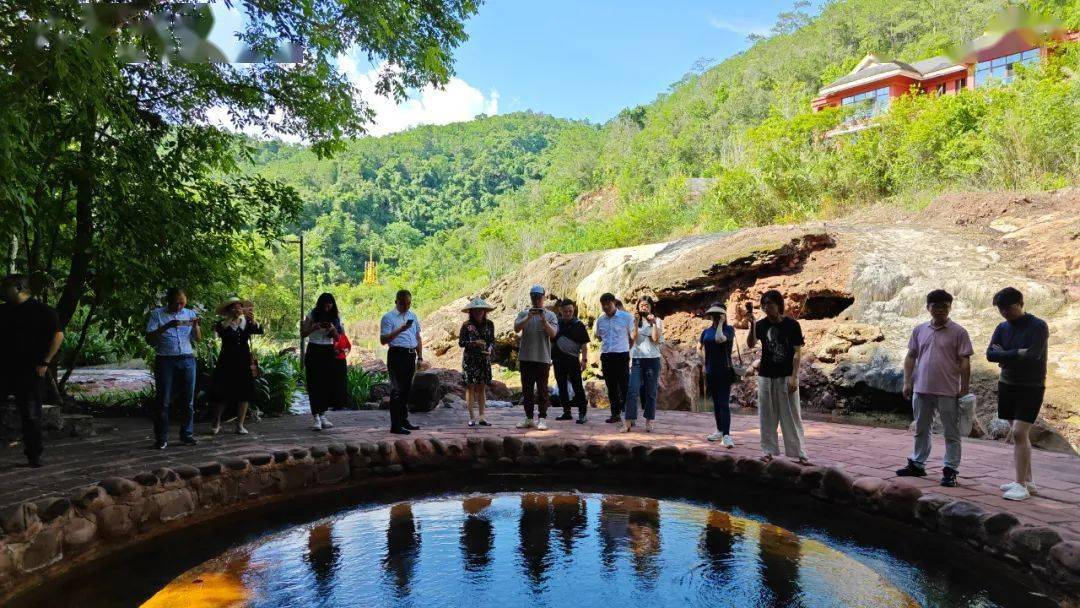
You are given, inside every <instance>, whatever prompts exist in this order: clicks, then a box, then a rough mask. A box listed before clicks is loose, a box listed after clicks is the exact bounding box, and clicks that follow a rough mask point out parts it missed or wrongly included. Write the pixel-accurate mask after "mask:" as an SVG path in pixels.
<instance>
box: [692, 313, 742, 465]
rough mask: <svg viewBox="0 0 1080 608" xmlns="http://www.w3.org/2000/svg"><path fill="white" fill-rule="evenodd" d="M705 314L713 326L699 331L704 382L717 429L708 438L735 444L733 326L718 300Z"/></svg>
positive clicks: (732, 445) (733, 445) (725, 443)
mask: <svg viewBox="0 0 1080 608" xmlns="http://www.w3.org/2000/svg"><path fill="white" fill-rule="evenodd" d="M705 314H706V315H707V316H708V317H709V320H711V321H712V325H710V326H709V327H707V328H705V331H703V332H701V339H700V344H701V351H702V353H703V354H704V355H705V383H706V386H708V388H709V394H710V395H712V399H713V416H714V417H715V418H716V432H715V433H713V434H712V435H709V436H708V438H707V439H708V440H709V441H722V442H723V443H724V445H725V446H727V447H729V448H733V447H735V442H734V441H733V440H732V439H731V408H730V403H731V385H732V383H733V382H734V381H735V371H734V370H735V366H734V365H733V363H732V361H731V346H732V345H733V344H734V343H735V328H734V327H732V326H730V325H728V323H727V310H726V309H725V308H724V307H723V306H722V305H721V304H719V303H716V304H713V305H711V306H709V309H708V310H706V311H705Z"/></svg>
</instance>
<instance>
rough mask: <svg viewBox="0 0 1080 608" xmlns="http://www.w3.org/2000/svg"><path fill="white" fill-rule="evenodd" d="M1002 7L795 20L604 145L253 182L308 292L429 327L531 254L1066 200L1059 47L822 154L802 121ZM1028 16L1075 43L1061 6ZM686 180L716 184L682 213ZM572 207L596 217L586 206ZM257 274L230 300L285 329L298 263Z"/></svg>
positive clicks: (415, 139) (532, 128)
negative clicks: (304, 243)
mask: <svg viewBox="0 0 1080 608" xmlns="http://www.w3.org/2000/svg"><path fill="white" fill-rule="evenodd" d="M1004 5H1005V3H1004V2H1001V1H997V0H976V1H968V0H935V1H934V2H932V3H927V2H925V1H923V0H839V1H833V2H828V3H826V4H825V5H824V6H823V7H822V8H821V10H820V11H819V12H818V13H817V14H816V15H810V14H808V13H807V12H805V10H806V9H805V8H804V7H801V5H797V6H796V9H795V10H793V11H792V12H789V13H785V14H782V15H781V16H780V18H779V20H778V22H777V25H776V26H775V27H774V29H773V32H772V33H771V35H769V36H767V37H761V38H758V39H757V40H755V41H754V42H753V44H752V45H751V46H750V48H749V49H747V50H746V51H745V52H743V53H741V54H739V55H736V56H734V57H731V58H729V59H727V60H725V61H723V62H721V63H719V64H718V65H716V66H714V67H712V68H709V69H707V70H704V71H702V72H700V73H691V74H688V75H687V76H685V77H684V78H683V79H682V80H680V81H679V82H677V83H675V84H673V85H672V86H671V88H670V90H669V91H668V92H666V93H663V94H661V95H659V96H658V98H657V99H656V100H655V101H654V102H653V103H651V104H648V105H645V106H640V107H637V108H630V109H627V110H624V111H623V112H622V113H620V115H619V116H618V117H616V118H615V119H613V120H611V121H609V122H608V123H606V124H604V125H602V126H590V125H587V124H582V123H571V122H568V121H563V120H558V119H554V118H551V117H547V116H543V115H538V114H513V115H508V116H500V117H491V118H481V119H478V120H475V121H471V122H469V123H462V124H457V125H450V126H445V127H424V128H420V129H414V130H412V131H409V132H407V133H403V134H398V135H394V136H388V137H384V138H380V139H365V140H361V141H357V142H355V143H354V144H353V145H351V146H350V147H348V149H347V150H346V151H345V152H343V153H340V154H338V155H337V156H336V157H335V158H334V159H333V160H330V161H315V158H314V156H313V155H311V154H310V153H308V152H305V151H302V150H298V149H295V148H282V147H273V146H271V147H264V148H263V149H262V150H260V154H259V156H258V158H257V160H258V164H259V165H260V166H259V168H258V170H259V171H260V172H262V173H264V174H265V175H267V176H270V177H278V178H283V179H285V180H286V181H287V182H288V183H290V184H292V185H294V186H295V187H297V188H298V189H299V190H300V191H301V193H302V194H303V195H304V197H305V199H306V200H307V204H306V207H305V213H304V220H303V221H304V224H303V227H304V228H306V229H308V233H307V237H308V239H309V242H311V243H312V245H313V246H312V248H311V249H312V266H311V268H313V270H314V274H313V275H311V277H315V278H316V282H317V283H318V284H319V285H320V286H321V287H324V288H327V289H331V290H333V291H334V292H335V293H336V294H337V295H338V296H339V299H341V300H343V304H344V305H345V308H346V310H347V311H348V313H349V314H350V315H352V316H353V318H356V317H365V318H371V317H373V316H374V315H375V313H376V311H377V310H379V309H382V308H385V307H387V306H388V303H389V301H390V299H392V295H391V294H392V292H393V290H395V289H397V288H398V287H401V286H404V287H408V288H410V289H412V290H413V291H414V293H415V294H416V296H417V304H418V306H419V307H420V308H421V309H422V310H430V309H432V308H434V307H435V306H437V305H439V304H441V303H444V302H446V301H449V300H452V299H454V298H456V297H458V296H460V295H462V294H464V293H468V292H471V291H473V290H476V289H478V288H479V287H480V286H482V285H484V284H486V283H487V282H488V281H490V280H491V279H493V278H494V277H496V276H499V275H501V274H503V273H505V272H508V271H510V270H513V269H515V268H517V267H519V266H520V265H521V264H522V263H524V262H525V261H527V260H529V259H532V258H534V257H536V256H537V255H540V254H542V253H544V252H547V251H566V252H573V251H588V250H593V249H599V248H607V247H617V246H625V245H634V244H639V243H644V242H652V241H657V240H664V239H668V238H672V237H675V236H682V235H687V234H693V233H698V232H706V231H715V230H723V229H733V228H737V227H741V226H751V225H763V224H768V223H783V222H792V221H799V220H802V219H806V218H809V217H816V216H825V217H828V216H834V215H838V214H841V213H846V212H849V211H850V210H851V209H854V208H856V207H858V206H859V205H862V204H866V203H869V202H871V201H878V200H890V201H892V202H894V203H895V204H897V205H906V206H912V205H918V204H920V203H921V202H922V201H925V200H928V199H929V198H931V197H932V196H933V195H935V194H937V193H939V192H941V191H943V190H951V189H1003V188H1009V189H1020V188H1028V189H1030V188H1035V189H1046V188H1053V187H1059V186H1063V185H1066V184H1071V183H1076V182H1077V178H1078V177H1080V145H1078V144H1077V142H1080V112H1078V111H1077V108H1080V76H1078V68H1077V66H1078V64H1080V62H1078V55H1080V51H1078V50H1077V49H1076V48H1065V49H1062V50H1061V52H1060V53H1057V54H1056V55H1055V56H1054V58H1053V60H1052V61H1049V62H1046V63H1044V64H1043V65H1041V66H1040V67H1038V68H1035V69H1030V70H1025V71H1024V72H1023V73H1021V74H1020V76H1019V78H1017V80H1016V81H1015V82H1014V83H1012V84H1011V85H1009V86H1006V87H987V88H982V89H977V90H974V91H965V92H963V93H961V94H960V95H949V96H941V97H939V96H937V95H916V96H909V97H906V98H904V99H901V100H899V101H895V102H894V103H893V104H892V106H891V108H890V110H889V112H888V114H886V115H885V116H883V117H882V118H881V119H880V121H879V123H878V126H877V128H873V129H868V130H865V131H862V132H860V133H858V134H857V135H854V136H845V137H839V138H833V139H826V138H824V137H823V135H824V133H825V132H826V131H827V130H829V129H831V128H833V127H835V126H836V125H837V124H838V123H839V122H840V121H841V120H843V118H844V116H843V115H842V114H841V113H840V112H839V111H835V110H828V111H824V112H819V113H813V112H811V110H810V100H811V98H812V97H813V96H814V94H815V93H816V91H817V90H818V89H819V88H820V87H821V85H822V84H823V83H827V82H829V81H831V80H832V79H834V78H836V77H838V76H840V75H842V74H844V73H846V72H848V71H850V69H851V68H852V67H853V66H854V65H855V64H856V63H857V62H858V61H859V60H860V59H861V58H862V57H863V56H865V55H866V54H867V53H870V52H874V53H877V54H878V55H879V56H883V57H889V58H895V59H900V60H904V61H914V60H917V59H920V58H925V57H928V56H931V55H934V54H939V53H943V52H946V51H947V50H948V49H949V48H950V47H952V46H953V45H955V44H956V43H958V42H960V41H966V40H971V39H973V38H975V37H977V36H978V35H980V34H981V33H982V32H983V31H984V30H985V29H986V28H987V26H988V25H989V24H990V23H991V21H992V19H993V18H994V16H995V15H996V14H998V13H999V11H1001V10H1002V8H1003V7H1004ZM1029 6H1030V7H1031V8H1033V9H1035V10H1037V11H1040V12H1041V13H1043V14H1045V15H1050V16H1053V17H1054V18H1056V19H1058V20H1059V21H1061V22H1063V23H1064V24H1066V25H1068V26H1070V27H1073V28H1075V27H1078V26H1080V7H1078V5H1077V4H1076V3H1073V2H1067V1H1065V0H1053V1H1042V2H1032V3H1029ZM1075 46H1077V45H1072V47H1075ZM688 177H708V178H714V180H713V181H712V182H710V183H711V185H710V187H709V188H708V189H707V190H706V191H705V192H704V194H703V195H701V196H700V197H695V198H693V199H691V198H690V197H688V193H687V188H686V178H688ZM589 193H593V198H596V199H601V200H602V201H603V202H604V204H602V205H589V204H583V201H584V202H586V203H587V202H588V201H589V200H590V198H589V197H584V198H581V197H582V195H583V194H589ZM369 246H372V247H374V248H375V250H376V251H377V253H378V255H379V256H381V260H382V263H381V265H380V271H381V273H382V276H381V278H382V281H383V284H382V285H381V286H380V287H379V288H371V287H364V286H358V285H357V283H358V282H359V278H360V275H362V272H363V261H364V260H366V255H367V249H368V247H369ZM274 256H275V257H274V259H273V260H272V261H271V263H270V264H269V266H268V268H269V269H270V270H268V273H267V275H266V276H262V277H253V278H252V280H251V283H250V285H248V286H247V287H249V288H250V291H251V292H253V295H255V296H256V297H257V298H259V297H260V296H262V301H264V302H267V303H270V305H271V306H272V307H275V308H277V307H280V309H281V310H282V311H292V310H294V309H295V304H294V303H295V299H293V300H292V301H291V302H290V301H289V298H290V295H289V294H290V290H292V289H293V285H294V283H295V278H290V277H294V276H295V270H294V268H295V259H294V258H295V253H294V252H292V251H291V250H289V251H286V250H282V251H280V252H278V253H276V254H274ZM293 293H294V292H293ZM291 297H293V298H295V296H291ZM285 314H290V313H285ZM292 314H294V313H292ZM290 318H291V317H290Z"/></svg>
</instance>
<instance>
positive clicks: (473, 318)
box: [458, 298, 495, 426]
mask: <svg viewBox="0 0 1080 608" xmlns="http://www.w3.org/2000/svg"><path fill="white" fill-rule="evenodd" d="M491 309H492V307H491V305H489V304H488V303H487V302H485V301H484V300H483V298H473V299H472V301H470V302H469V305H468V306H466V307H465V308H463V309H462V310H461V312H463V313H465V314H467V315H469V318H468V319H467V320H466V321H465V322H464V323H462V324H461V330H459V331H458V346H460V347H461V348H462V349H464V350H463V352H462V355H461V368H462V372H463V373H464V375H465V404H466V406H467V407H468V408H469V426H476V425H478V424H479V425H480V426H491V425H490V424H488V422H487V421H486V420H484V407H485V406H486V405H487V387H488V385H489V384H491V353H492V351H493V350H494V349H495V324H494V323H492V322H491V320H489V319H488V318H487V315H488V311H489V310H491ZM474 402H475V403H476V404H477V405H479V407H480V419H479V420H477V419H476V418H475V417H474V416H473V403H474Z"/></svg>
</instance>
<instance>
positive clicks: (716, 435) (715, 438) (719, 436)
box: [705, 431, 724, 441]
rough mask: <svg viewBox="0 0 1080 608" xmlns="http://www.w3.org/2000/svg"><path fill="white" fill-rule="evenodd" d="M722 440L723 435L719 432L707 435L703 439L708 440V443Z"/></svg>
mask: <svg viewBox="0 0 1080 608" xmlns="http://www.w3.org/2000/svg"><path fill="white" fill-rule="evenodd" d="M723 438H724V434H723V433H721V432H720V431H717V432H715V433H713V434H712V435H709V436H708V437H706V438H705V439H708V440H709V441H720V440H721V439H723Z"/></svg>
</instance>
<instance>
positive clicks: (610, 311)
mask: <svg viewBox="0 0 1080 608" xmlns="http://www.w3.org/2000/svg"><path fill="white" fill-rule="evenodd" d="M617 302H618V300H616V299H615V296H614V295H612V294H610V293H605V294H604V295H602V296H600V308H601V309H603V311H604V314H602V315H600V316H599V317H597V318H596V325H595V327H594V328H593V333H594V334H595V335H596V336H597V337H598V338H600V370H601V372H602V373H603V374H604V384H606V385H607V391H608V401H610V402H611V416H610V417H609V418H608V419H607V420H605V421H604V422H607V423H609V424H614V423H618V422H621V421H622V412H623V408H624V407H626V394H627V390H628V388H629V385H630V346H631V338H630V336H631V334H632V332H633V331H634V317H633V316H631V315H630V313H628V312H626V311H625V310H619V308H618V307H617V306H616V303H617Z"/></svg>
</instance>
